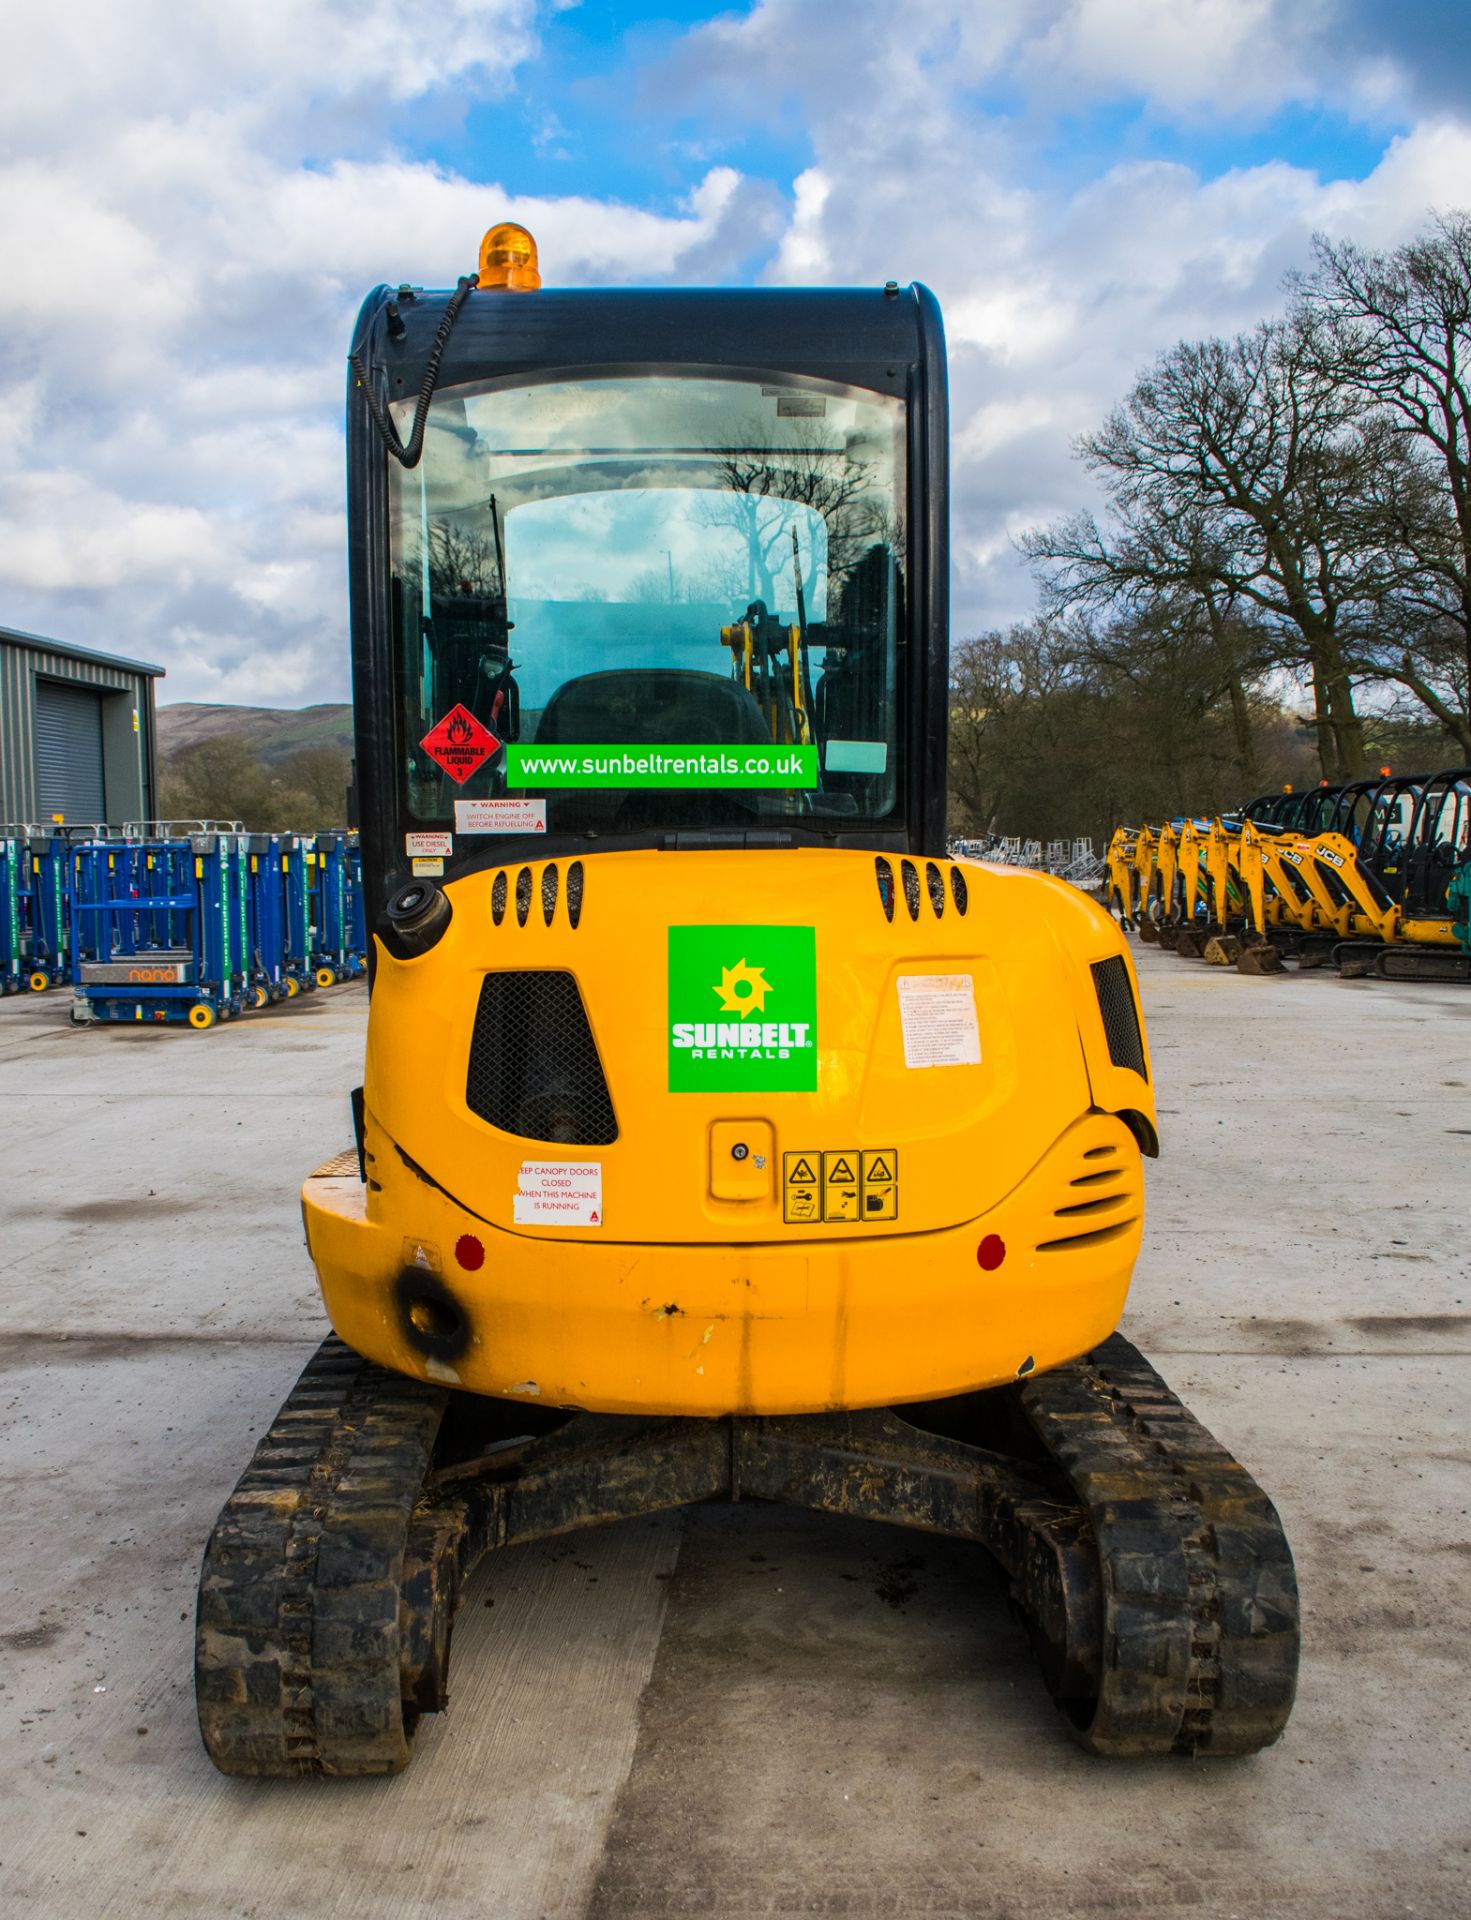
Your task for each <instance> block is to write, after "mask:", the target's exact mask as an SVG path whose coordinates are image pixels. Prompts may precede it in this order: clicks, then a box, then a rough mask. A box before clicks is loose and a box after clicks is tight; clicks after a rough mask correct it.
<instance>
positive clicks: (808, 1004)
mask: <svg viewBox="0 0 1471 1920" xmlns="http://www.w3.org/2000/svg"><path fill="white" fill-rule="evenodd" d="M748 1088H762V1089H770V1090H771V1091H773V1092H784V1093H813V1092H815V1091H816V1088H817V936H816V933H815V931H814V929H813V928H811V927H671V928H670V929H669V1090H670V1092H671V1093H705V1092H716V1091H721V1090H731V1091H740V1090H743V1089H748Z"/></svg>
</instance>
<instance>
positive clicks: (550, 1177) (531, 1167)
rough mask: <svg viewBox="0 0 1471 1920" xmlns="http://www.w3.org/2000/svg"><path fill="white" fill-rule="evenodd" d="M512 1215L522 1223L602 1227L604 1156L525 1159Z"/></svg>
mask: <svg viewBox="0 0 1471 1920" xmlns="http://www.w3.org/2000/svg"><path fill="white" fill-rule="evenodd" d="M511 1219H512V1220H513V1222H514V1223H515V1225H516V1226H518V1227H600V1226H601V1225H602V1224H603V1163H602V1161H601V1160H523V1161H522V1162H521V1168H520V1171H519V1173H518V1174H517V1176H516V1193H515V1197H514V1199H513V1200H512V1203H511Z"/></svg>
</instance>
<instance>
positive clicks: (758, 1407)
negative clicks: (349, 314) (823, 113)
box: [198, 228, 1297, 1773]
mask: <svg viewBox="0 0 1471 1920" xmlns="http://www.w3.org/2000/svg"><path fill="white" fill-rule="evenodd" d="M350 367H351V376H350V381H349V391H348V475H349V489H348V499H349V547H350V579H351V594H352V657H353V682H354V702H355V714H356V729H357V777H358V787H359V793H360V821H361V831H362V845H363V868H364V885H365V889H366V893H367V898H368V901H369V912H370V916H373V917H374V918H375V923H376V930H375V939H374V942H373V959H372V991H371V1000H370V1011H369V1022H368V1039H367V1060H366V1069H365V1076H364V1084H363V1087H362V1089H361V1090H360V1091H359V1093H358V1095H357V1097H356V1099H355V1102H354V1117H355V1129H356V1140H355V1145H354V1148H353V1150H352V1151H351V1152H349V1153H347V1154H344V1155H339V1156H337V1158H336V1159H334V1160H332V1161H329V1162H327V1163H326V1164H325V1165H324V1166H323V1167H321V1168H320V1169H319V1170H318V1171H317V1173H316V1174H314V1175H313V1176H312V1177H311V1178H309V1179H308V1180H307V1182H306V1185H305V1189H304V1194H303V1205H304V1216H305V1222H306V1231H307V1240H308V1246H309V1249H310V1253H311V1257H312V1259H313V1261H314V1263H315V1266H316V1270H317V1275H318V1279H319V1282H320V1285H321V1289H322V1294H323V1299H324V1302H325V1305H326V1309H327V1313H328V1316H329V1318H330V1320H331V1322H332V1326H333V1328H334V1330H335V1332H334V1336H333V1338H332V1339H330V1340H329V1341H328V1342H327V1343H326V1344H325V1345H324V1347H323V1349H322V1351H321V1353H320V1354H319V1356H318V1357H317V1359H316V1360H315V1361H314V1362H313V1363H312V1365H311V1366H310V1367H309V1368H308V1369H307V1373H306V1374H305V1375H304V1376H303V1380H302V1382H301V1384H300V1386H299V1387H298V1389H297V1392H296V1394H295V1395H294V1396H293V1398H292V1400H290V1401H288V1403H287V1406H286V1407H285V1408H284V1409H283V1411H282V1415H281V1416H280V1419H279V1420H278V1423H277V1426H276V1427H275V1428H273V1429H272V1431H271V1433H269V1434H268V1435H267V1436H266V1439H265V1440H264V1441H263V1442H262V1445H261V1449H260V1451H259V1452H258V1454H257V1457H256V1460H255V1462H253V1463H252V1466H251V1468H250V1469H248V1470H247V1473H246V1475H245V1478H244V1479H243V1480H242V1482H241V1487H240V1489H238V1490H237V1493H236V1495H235V1496H234V1497H233V1498H232V1501H231V1502H230V1503H229V1504H227V1507H226V1510H225V1513H224V1514H223V1515H222V1517H221V1522H220V1526H219V1528H218V1529H217V1531H216V1537H215V1541H214V1542H212V1544H211V1548H210V1550H209V1553H208V1554H207V1556H206V1564H205V1572H204V1577H203V1580H202V1584H201V1599H200V1616H199V1618H200V1626H199V1640H198V1647H199V1658H198V1690H199V1700H200V1717H201V1725H202V1727H203V1729H204V1734H205V1739H206V1742H207V1745H208V1747H209V1750H210V1753H211V1755H212V1757H213V1758H214V1759H215V1761H216V1763H217V1764H218V1765H220V1766H221V1767H223V1768H224V1769H225V1770H226V1771H231V1772H244V1773H281V1772H286V1773H289V1772H306V1771H325V1772H349V1773H371V1772H387V1771H392V1770H394V1769H395V1768H397V1767H401V1766H402V1765H403V1764H405V1762H406V1760H407V1758H408V1755H409V1751H410V1745H411V1741H412V1737H413V1732H414V1728H415V1725H416V1724H417V1721H418V1719H419V1717H420V1716H421V1715H422V1713H424V1712H429V1711H435V1710H437V1709H438V1708H439V1707H440V1706H441V1705H442V1704H443V1702H444V1699H445V1698H446V1692H447V1671H448V1653H449V1639H450V1629H451V1625H452V1622H453V1618H454V1610H455V1605H456V1603H457V1600H458V1597H459V1595H460V1593H461V1591H462V1590H463V1587H464V1585H465V1582H466V1581H467V1580H468V1578H469V1577H470V1573H471V1570H472V1569H473V1566H474V1564H475V1562H476V1560H477V1559H478V1558H479V1557H480V1556H481V1555H482V1554H483V1553H485V1552H487V1551H490V1550H493V1549H495V1548H497V1547H499V1546H502V1545H506V1544H510V1543H512V1542H514V1541H518V1540H524V1539H531V1538H539V1537H545V1536H547V1535H549V1534H555V1533H561V1532H565V1531H568V1530H569V1529H571V1528H574V1527H578V1526H583V1525H590V1524H595V1523H600V1522H605V1521H612V1520H616V1519H618V1518H621V1517H626V1516H628V1515H630V1514H636V1513H647V1512H651V1511H656V1510H659V1509H663V1508H670V1507H674V1506H678V1505H682V1504H685V1503H688V1502H689V1501H692V1500H705V1499H716V1498H736V1497H740V1498H766V1499H773V1500H777V1499H779V1500H785V1501H789V1502H794V1503H797V1504H801V1505H806V1506H808V1507H811V1508H813V1509H816V1510H821V1511H836V1512H843V1513H852V1514H867V1515H868V1516H870V1517H873V1518H876V1519H882V1520H886V1521H890V1522H895V1523H898V1524H904V1525H910V1526H914V1527H918V1528H922V1529H928V1530H931V1531H940V1532H948V1533H954V1534H957V1535H961V1536H963V1537H967V1538H972V1539H979V1540H981V1541H983V1542H984V1544H986V1545H987V1547H988V1548H989V1549H990V1550H991V1552H992V1553H993V1555H994V1556H995V1558H996V1559H997V1560H998V1562H999V1563H1000V1565H1001V1567H1002V1569H1003V1571H1004V1573H1005V1575H1006V1577H1007V1579H1008V1580H1009V1582H1010V1586H1011V1591H1012V1593H1013V1596H1014V1597H1015V1599H1016V1601H1017V1603H1018V1605H1019V1606H1020V1607H1021V1609H1022V1611H1023V1613H1024V1614H1025V1615H1026V1617H1027V1619H1028V1620H1029V1622H1030V1623H1031V1627H1032V1631H1033V1637H1034V1640H1035V1642H1036V1645H1037V1649H1038V1654H1039V1659H1040V1661H1041V1665H1042V1668H1043V1671H1044V1675H1045V1676H1046V1678H1047V1681H1048V1683H1049V1685H1050V1687H1051V1689H1052V1691H1053V1693H1054V1695H1055V1696H1056V1698H1057V1700H1058V1702H1059V1704H1060V1705H1061V1707H1062V1708H1063V1711H1064V1714H1065V1717H1066V1719H1067V1721H1068V1723H1069V1725H1071V1726H1072V1728H1073V1729H1074V1731H1075V1732H1076V1733H1077V1735H1078V1737H1079V1738H1080V1739H1082V1740H1083V1741H1084V1742H1085V1744H1087V1745H1089V1746H1090V1747H1091V1748H1092V1749H1093V1750H1094V1751H1096V1752H1099V1753H1123V1754H1132V1753H1156V1752H1171V1751H1177V1752H1215V1753H1231V1752H1247V1751H1254V1750H1255V1749H1256V1748H1258V1747H1260V1746H1261V1745H1263V1744H1265V1743H1266V1742H1268V1741H1270V1740H1271V1739H1273V1738H1275V1737H1276V1734H1277V1733H1278V1732H1279V1731H1280V1728H1281V1726H1282V1724H1283V1722H1284V1721H1285V1718H1286V1714H1287V1711H1288V1708H1289V1706H1290V1703H1291V1697H1292V1688H1293V1675H1294V1674H1295V1667H1296V1648H1297V1637H1296V1635H1297V1628H1296V1593H1295V1587H1294V1584H1293V1576H1292V1564H1291V1557H1290V1554H1289V1553H1288V1551H1287V1547H1286V1543H1285V1541H1284V1540H1283V1539H1282V1535H1281V1529H1280V1526H1279V1525H1278V1523H1277V1519H1276V1515H1275V1513H1274V1512H1273V1510H1272V1508H1271V1504H1270V1502H1269V1501H1268V1500H1267V1499H1266V1496H1265V1495H1264V1494H1262V1492H1261V1490H1260V1489H1259V1488H1257V1487H1256V1486H1255V1483H1254V1482H1253V1481H1251V1479H1250V1477H1249V1475H1247V1474H1246V1472H1245V1470H1244V1469H1242V1468H1241V1467H1240V1466H1238V1465H1237V1463H1235V1462H1234V1461H1232V1460H1231V1459H1230V1458H1229V1456H1227V1455H1226V1454H1225V1453H1224V1452H1223V1451H1222V1450H1221V1449H1220V1448H1219V1447H1217V1446H1216V1445H1215V1443H1214V1442H1212V1441H1211V1440H1210V1438H1209V1436H1208V1435H1206V1434H1204V1432H1203V1430H1201V1429H1200V1428H1199V1427H1198V1426H1197V1425H1196V1423H1195V1422H1194V1421H1193V1420H1192V1419H1191V1416H1190V1415H1189V1414H1188V1413H1187V1412H1186V1411H1185V1409H1184V1408H1183V1407H1181V1406H1180V1404H1179V1402H1178V1401H1176V1400H1175V1399H1174V1396H1173V1395H1171V1394H1170V1393H1169V1390H1168V1389H1167V1388H1166V1387H1165V1386H1164V1384H1163V1382H1162V1381H1160V1380H1159V1378H1158V1376H1157V1375H1155V1374H1154V1373H1153V1371H1152V1370H1151V1369H1150V1368H1149V1367H1148V1365H1147V1363H1146V1362H1145V1361H1144V1360H1143V1359H1142V1358H1141V1357H1140V1356H1139V1355H1138V1354H1136V1353H1135V1352H1134V1350H1133V1349H1132V1348H1131V1347H1130V1346H1129V1345H1128V1344H1127V1342H1125V1341H1123V1340H1122V1339H1121V1338H1119V1337H1118V1336H1117V1335H1116V1334H1115V1328H1116V1326H1117V1324H1118V1320H1119V1317H1120V1314H1121V1312H1122V1309H1123V1304H1124V1298H1125V1295H1126V1292H1127V1289H1128V1284H1129V1278H1130V1274H1131V1271H1132V1268H1133V1264H1134V1260H1135V1258H1136V1256H1137V1253H1138V1250H1139V1244H1140V1236H1141V1232H1142V1221H1143V1159H1144V1158H1145V1157H1146V1156H1149V1155H1152V1154H1153V1153H1155V1152H1156V1151H1157V1139H1156V1132H1155V1106H1154V1089H1153V1081H1152V1075H1151V1071H1150V1064H1149V1058H1148V1052H1147V1048H1146V1043H1145V1038H1144V1030H1143V1025H1142V1021H1141V1018H1140V1012H1139V1002H1138V992H1137V984H1136V981H1135V979H1134V975H1133V969H1132V966H1131V963H1130V961H1129V958H1128V955H1127V952H1126V949H1125V945H1124V941H1123V939H1122V936H1121V934H1120V933H1119V931H1118V929H1117V928H1116V927H1115V925H1114V924H1113V922H1112V920H1111V919H1110V917H1109V916H1108V914H1107V913H1106V912H1104V911H1103V909H1102V908H1101V907H1100V906H1099V905H1098V904H1097V903H1096V902H1095V901H1093V900H1091V899H1089V898H1087V897H1086V896H1085V895H1084V894H1082V893H1081V892H1079V891H1077V890H1076V889H1074V888H1072V887H1070V886H1068V885H1067V884H1066V883H1064V882H1062V881H1058V880H1053V879H1051V878H1048V877H1046V876H1041V875H1029V874H1025V873H1020V872H1017V871H1014V870H1002V869H990V868H987V867H984V866H981V865H976V864H972V863H969V862H964V861H955V860H951V859H950V858H948V857H947V854H946V842H945V819H946V801H945V740H946V729H947V717H948V702H949V690H948V672H947V666H948V633H947V606H946V578H947V569H948V556H947V545H946V543H947V535H946V525H947V519H946V516H947V499H946V490H947V423H946V387H945V358H944V345H943V337H942V330H941V323H940V317H939V312H938V309H937V307H936V304H935V301H934V299H933V297H932V296H931V295H930V294H929V293H928V292H927V291H926V290H925V289H924V288H922V287H918V286H909V287H900V286H899V285H897V284H894V283H891V284H889V285H887V286H884V287H877V288H872V289H851V290H833V289H822V290H789V289H780V290H778V289H772V290H760V291H752V290H739V289H737V290H685V289H664V288H661V289H654V290H623V289H619V290H607V289H596V290H574V291H557V290H548V289H543V288H542V287H541V285H540V276H539V271H538V269H537V266H536V260H535V251H534V246H533V244H532V243H531V241H530V237H529V236H528V235H525V234H524V233H523V232H522V231H521V230H520V229H515V228H499V229H493V230H492V232H491V234H489V235H487V238H486V242H485V245H484V247H483V249H482V271H481V274H480V275H479V276H478V282H477V280H475V279H467V280H466V281H463V282H461V284H460V286H459V287H458V288H457V289H456V290H455V291H454V292H452V293H448V294H445V293H425V292H423V291H421V290H418V289H411V288H408V287H400V288H398V289H397V290H391V289H389V288H386V287H384V288H379V289H378V290H377V291H376V292H375V293H373V294H372V295H370V297H369V298H368V300H367V302H366V303H365V305H364V307H363V310H362V314H361V316H360V318H359V321H358V325H357V330H356V333H355V335H354V340H353V345H352V350H351V354H350ZM265 1489H269V1490H270V1492H269V1497H267V1498H262V1497H261V1496H262V1492H263V1490H265ZM288 1565H290V1566H292V1567H295V1568H296V1569H297V1573H296V1575H294V1576H293V1578H292V1580H287V1579H285V1577H284V1576H283V1575H282V1574H281V1568H282V1567H285V1566H288ZM303 1569H306V1571H302V1570H303ZM308 1618H310V1619H311V1620H312V1621H314V1622H315V1623H316V1625H315V1626H314V1627H313V1628H312V1631H311V1632H310V1633H309V1634H307V1635H306V1639H303V1633H304V1632H305V1629H304V1627H303V1621H304V1620H306V1619H308ZM304 1649H305V1651H304Z"/></svg>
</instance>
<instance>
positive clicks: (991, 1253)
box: [976, 1233, 1006, 1273]
mask: <svg viewBox="0 0 1471 1920" xmlns="http://www.w3.org/2000/svg"><path fill="white" fill-rule="evenodd" d="M1005 1258H1006V1242H1005V1241H1004V1240H1003V1239H1002V1238H1001V1235H1000V1234H999V1233H988V1234H987V1235H986V1237H985V1239H984V1240H983V1241H982V1242H981V1244H980V1245H979V1246H978V1247H977V1248H976V1262H977V1264H978V1265H979V1266H980V1267H981V1268H982V1269H983V1270H984V1271H985V1272H986V1273H993V1272H994V1271H995V1270H996V1268H997V1267H999V1266H1000V1265H1001V1262H1002V1261H1003V1260H1004V1259H1005Z"/></svg>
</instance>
